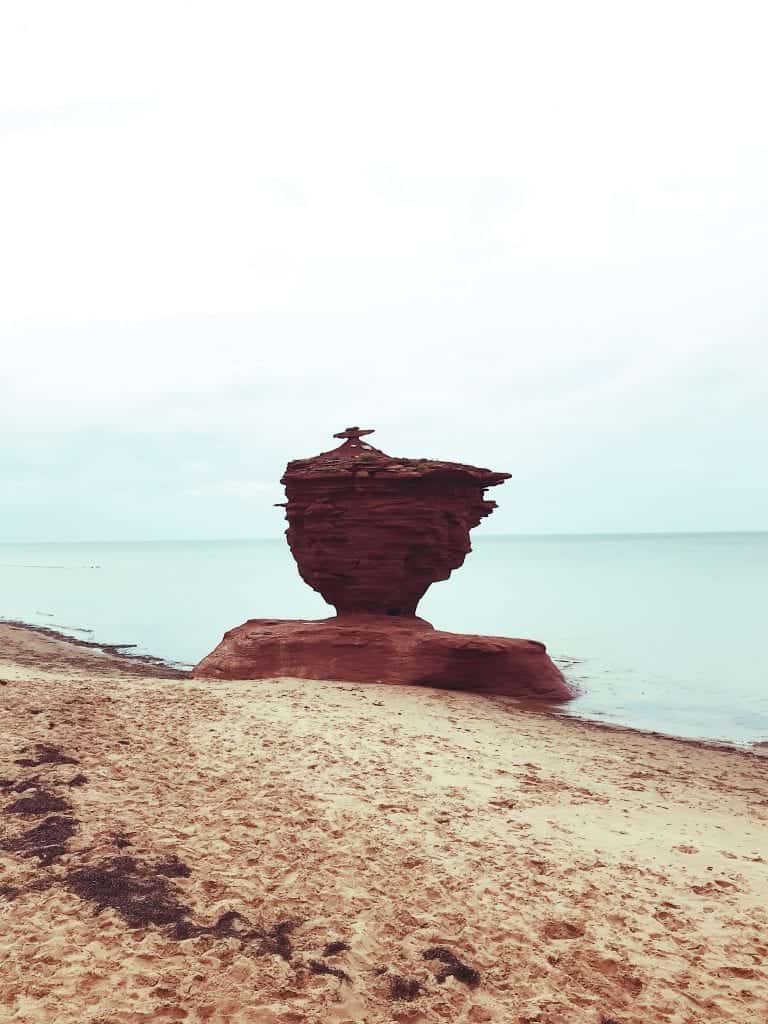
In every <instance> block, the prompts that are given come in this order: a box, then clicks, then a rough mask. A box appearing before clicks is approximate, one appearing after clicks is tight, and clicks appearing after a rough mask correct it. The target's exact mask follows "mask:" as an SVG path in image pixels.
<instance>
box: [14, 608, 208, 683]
mask: <svg viewBox="0 0 768 1024" xmlns="http://www.w3.org/2000/svg"><path fill="white" fill-rule="evenodd" d="M0 626H10V627H12V628H13V629H19V630H27V631H28V632H30V633H36V634H38V635H40V636H44V637H48V638H49V639H51V640H60V641H62V642H63V643H67V644H72V645H73V646H74V647H84V648H86V649H91V650H94V651H100V652H102V653H103V654H107V655H109V656H110V657H113V658H117V659H125V660H129V661H130V662H131V663H132V664H134V665H142V666H143V665H146V666H147V667H148V668H153V669H160V670H161V671H162V672H168V673H169V675H168V678H179V679H186V678H188V677H189V674H190V672H191V670H192V667H193V666H191V665H186V664H184V662H180V661H169V660H168V659H166V658H161V657H159V656H158V655H155V654H134V653H133V652H132V651H131V650H130V648H131V647H135V646H136V645H135V644H108V643H99V642H98V641H96V640H81V639H80V638H79V637H76V636H71V635H70V634H69V633H62V632H61V630H59V629H53V628H51V627H50V626H38V625H36V624H35V623H32V622H24V621H22V620H21V619H0ZM1 655H2V652H1V651H0V656H1Z"/></svg>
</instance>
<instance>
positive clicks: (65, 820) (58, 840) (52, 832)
mask: <svg viewBox="0 0 768 1024" xmlns="http://www.w3.org/2000/svg"><path fill="white" fill-rule="evenodd" d="M76 832H77V822H76V821H75V819H74V818H70V817H59V816H56V815H54V816H53V817H51V818H46V819H45V821H42V822H40V824H39V825H35V827H34V828H31V829H29V830H28V831H27V832H22V833H21V835H19V836H14V837H13V838H11V839H3V840H2V841H1V842H0V850H7V851H8V852H9V853H20V854H22V856H24V857H37V859H38V860H39V862H40V865H41V866H42V867H48V866H49V865H50V864H53V863H54V861H56V860H58V859H59V857H61V856H62V855H63V854H65V853H66V852H67V846H66V844H67V843H68V842H69V840H70V839H71V838H72V836H73V835H74V834H75V833H76Z"/></svg>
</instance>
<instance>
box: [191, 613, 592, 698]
mask: <svg viewBox="0 0 768 1024" xmlns="http://www.w3.org/2000/svg"><path fill="white" fill-rule="evenodd" d="M194 675H196V676H204V677H212V678H218V679H265V678H271V677H279V676H290V677H293V678H297V679H335V680H344V681H348V682H361V683H391V684H395V685H410V686H434V687H440V688H444V689H454V690H473V691H475V692H479V693H488V694H507V695H512V696H516V697H529V698H536V699H545V700H567V699H568V698H569V697H571V696H572V692H571V690H570V689H569V687H568V684H567V683H566V681H565V679H564V678H563V676H562V674H561V672H560V670H559V669H558V668H557V666H556V665H554V664H553V662H552V661H551V660H550V658H549V656H548V655H547V652H546V648H545V647H544V644H541V643H537V642H536V641H535V640H511V639H508V638H506V637H498V636H467V635H464V634H461V633H443V632H440V631H439V630H436V629H433V627H432V626H431V625H430V624H429V623H428V622H425V620H424V619H420V618H417V617H416V616H411V617H407V618H405V617H399V618H393V617H391V616H385V615H384V616H378V615H348V616H340V617H338V618H330V619H322V620H320V621H307V620H301V619H251V620H249V621H248V622H245V623H243V625H242V626H238V627H237V628H236V629H231V630H230V631H229V632H228V633H226V634H225V636H224V639H223V640H222V642H221V643H220V644H219V646H218V647H217V648H216V650H215V651H213V652H212V653H211V654H209V655H208V657H207V658H205V659H204V660H203V661H201V662H200V664H199V665H198V666H197V668H196V669H195V671H194Z"/></svg>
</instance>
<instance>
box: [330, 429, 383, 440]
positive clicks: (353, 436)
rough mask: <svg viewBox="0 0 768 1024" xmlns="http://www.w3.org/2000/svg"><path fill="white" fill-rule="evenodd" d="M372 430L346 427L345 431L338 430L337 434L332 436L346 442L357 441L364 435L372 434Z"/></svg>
mask: <svg viewBox="0 0 768 1024" xmlns="http://www.w3.org/2000/svg"><path fill="white" fill-rule="evenodd" d="M373 433H374V431H373V430H365V429H362V430H361V429H360V427H347V428H346V430H340V431H339V433H338V434H334V435H333V436H334V437H340V438H342V439H344V440H348V441H357V440H359V438H361V437H365V435H366V434H373Z"/></svg>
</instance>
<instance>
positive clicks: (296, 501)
mask: <svg viewBox="0 0 768 1024" xmlns="http://www.w3.org/2000/svg"><path fill="white" fill-rule="evenodd" d="M367 433H370V431H365V430H360V429H359V428H357V427H349V428H348V429H347V430H346V431H344V432H342V433H341V434H337V435H336V436H337V437H344V438H346V440H345V441H344V443H343V444H341V445H340V446H339V447H338V448H334V449H333V451H330V452H324V453H323V454H322V455H317V456H316V457H315V458H312V459H297V460H296V461H295V462H289V463H288V468H287V469H286V471H285V475H284V476H283V479H282V481H281V483H283V484H285V493H286V497H287V498H288V501H287V502H286V505H285V508H286V517H287V519H288V530H287V537H288V544H289V545H290V548H291V551H292V552H293V556H294V558H295V559H296V563H297V565H298V567H299V572H300V573H301V577H302V579H303V580H304V581H305V582H306V583H308V584H309V586H310V587H312V588H313V589H314V590H318V591H319V592H320V593H321V594H322V595H323V597H324V598H325V600H326V601H327V602H328V604H332V605H334V607H335V608H336V610H337V612H338V613H339V615H345V614H354V613H356V612H369V613H372V614H382V615H396V616H401V615H414V614H415V613H416V606H417V605H418V603H419V601H420V600H421V598H422V597H423V596H424V593H425V591H426V590H427V587H429V585H430V584H431V583H434V582H435V581H436V580H446V579H448V577H449V576H450V574H451V572H452V570H453V569H458V568H459V566H460V565H462V563H463V562H464V559H465V557H466V555H467V554H468V553H469V552H470V551H471V550H472V549H471V546H470V543H469V531H470V530H471V529H472V528H473V527H475V526H477V524H478V523H479V522H480V520H481V519H483V517H484V516H487V515H490V514H491V512H492V511H493V510H494V509H495V508H496V502H495V501H487V500H486V498H485V489H486V488H487V487H494V486H495V485H496V484H500V483H503V482H504V481H505V480H507V479H509V473H493V472H491V470H489V469H478V468H477V467H475V466H462V465H460V464H459V463H456V462H437V461H434V460H431V459H393V458H391V457H390V456H389V455H385V454H384V452H381V451H379V450H378V449H377V448H373V447H372V446H371V445H369V444H366V443H365V442H363V441H361V440H360V438H361V436H362V435H363V434H367Z"/></svg>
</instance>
